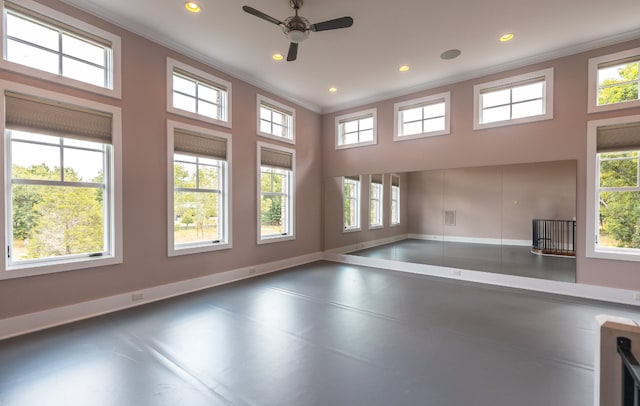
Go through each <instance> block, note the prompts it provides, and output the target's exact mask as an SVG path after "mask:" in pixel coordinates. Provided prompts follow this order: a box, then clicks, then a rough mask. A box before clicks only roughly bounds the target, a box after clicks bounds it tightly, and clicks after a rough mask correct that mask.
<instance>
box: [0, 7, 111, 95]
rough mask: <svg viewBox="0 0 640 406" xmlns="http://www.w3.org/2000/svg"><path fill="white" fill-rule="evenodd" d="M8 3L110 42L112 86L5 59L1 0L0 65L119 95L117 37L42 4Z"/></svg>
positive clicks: (55, 80)
mask: <svg viewBox="0 0 640 406" xmlns="http://www.w3.org/2000/svg"><path fill="white" fill-rule="evenodd" d="M11 2H12V3H14V4H17V5H19V6H21V7H24V8H26V9H28V10H32V11H34V12H36V13H38V14H41V15H43V16H46V17H47V18H51V19H53V20H56V21H59V22H60V23H61V24H64V25H68V26H70V27H74V28H77V29H78V30H80V31H84V32H87V33H89V34H91V35H94V36H96V37H99V38H102V39H104V40H105V42H109V43H111V52H110V53H111V61H108V62H110V65H111V81H112V83H111V85H112V86H113V88H106V87H101V86H96V85H93V84H91V83H86V82H82V81H80V80H76V79H72V78H69V77H65V76H61V75H58V74H55V73H50V72H45V71H42V70H40V69H36V68H32V67H30V66H26V65H22V64H19V63H16V62H10V61H7V60H6V59H5V57H6V49H5V39H6V37H7V35H6V25H5V20H6V16H7V13H6V10H5V3H4V1H3V2H2V4H1V6H0V7H2V19H1V21H0V25H1V27H0V31H1V32H2V41H0V53H1V54H2V58H0V68H2V69H6V70H9V71H12V72H16V73H19V74H22V75H26V76H32V77H35V78H38V79H43V80H46V81H48V82H53V83H57V84H62V85H64V86H68V87H72V88H76V89H80V90H85V91H87V92H91V93H96V94H100V95H103V96H108V97H113V98H115V99H120V98H121V97H122V45H121V39H120V37H119V36H117V35H115V34H112V33H110V32H107V31H105V30H102V29H100V28H98V27H94V26H93V25H90V24H87V23H86V22H84V21H81V20H78V19H76V18H73V17H70V16H68V15H66V14H63V13H61V12H59V11H56V10H54V9H51V8H49V7H46V6H43V5H42V4H40V3H36V2H35V1H33V0H11ZM108 68H109V67H108V66H107V69H108Z"/></svg>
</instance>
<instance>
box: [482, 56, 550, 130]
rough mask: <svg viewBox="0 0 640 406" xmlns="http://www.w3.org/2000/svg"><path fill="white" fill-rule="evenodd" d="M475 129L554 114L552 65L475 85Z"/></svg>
mask: <svg viewBox="0 0 640 406" xmlns="http://www.w3.org/2000/svg"><path fill="white" fill-rule="evenodd" d="M473 93H474V100H473V103H474V111H473V114H474V123H473V128H474V129H476V130H479V129H483V128H490V127H499V126H504V125H512V124H523V123H529V122H534V121H541V120H549V119H552V118H553V68H548V69H544V70H540V71H536V72H531V73H527V74H524V75H519V76H513V77H510V78H506V79H500V80H495V81H493V82H488V83H482V84H479V85H475V86H474V87H473Z"/></svg>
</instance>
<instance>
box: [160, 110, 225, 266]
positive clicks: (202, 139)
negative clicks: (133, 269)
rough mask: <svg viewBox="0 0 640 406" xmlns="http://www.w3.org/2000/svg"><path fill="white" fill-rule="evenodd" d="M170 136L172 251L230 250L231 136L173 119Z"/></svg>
mask: <svg viewBox="0 0 640 406" xmlns="http://www.w3.org/2000/svg"><path fill="white" fill-rule="evenodd" d="M168 134H169V141H170V142H169V145H170V148H171V149H172V150H171V151H170V153H172V161H173V162H172V163H173V165H172V168H171V171H170V172H171V173H170V177H171V179H172V187H171V189H172V190H173V192H172V193H171V196H170V197H169V208H170V210H169V212H170V216H169V225H170V227H171V228H173V233H172V235H171V237H172V238H170V241H169V255H179V254H190V253H195V252H204V251H211V250H216V249H223V248H229V247H230V240H229V226H228V222H229V215H228V208H229V204H228V196H229V193H228V161H227V159H228V153H227V149H228V146H227V144H228V142H229V141H228V135H226V134H222V133H218V132H214V131H210V130H205V129H201V128H198V127H191V126H186V125H183V124H180V123H176V122H171V121H170V122H169V123H168Z"/></svg>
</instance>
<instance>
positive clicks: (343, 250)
mask: <svg viewBox="0 0 640 406" xmlns="http://www.w3.org/2000/svg"><path fill="white" fill-rule="evenodd" d="M407 238H408V235H407V234H398V235H394V236H392V237H385V238H379V239H377V240H369V241H364V242H359V243H356V244H349V245H343V246H342V247H336V248H332V249H329V250H326V251H325V252H324V254H325V255H326V254H347V253H349V252H353V251H359V250H364V249H367V248H373V247H378V246H380V245H386V244H391V243H394V242H398V241H403V240H406V239H407Z"/></svg>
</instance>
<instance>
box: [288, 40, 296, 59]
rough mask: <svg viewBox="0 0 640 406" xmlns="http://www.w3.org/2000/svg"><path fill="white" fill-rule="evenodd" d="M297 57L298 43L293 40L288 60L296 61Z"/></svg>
mask: <svg viewBox="0 0 640 406" xmlns="http://www.w3.org/2000/svg"><path fill="white" fill-rule="evenodd" d="M297 57H298V43H297V42H292V43H291V45H289V53H288V54H287V61H288V62H292V61H295V60H296V58H297Z"/></svg>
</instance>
